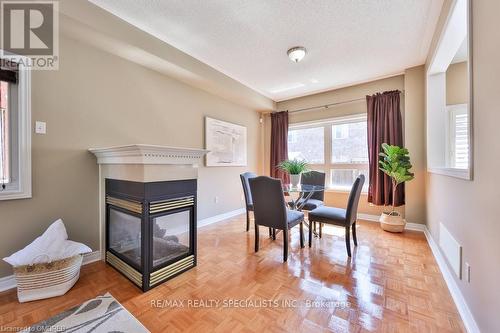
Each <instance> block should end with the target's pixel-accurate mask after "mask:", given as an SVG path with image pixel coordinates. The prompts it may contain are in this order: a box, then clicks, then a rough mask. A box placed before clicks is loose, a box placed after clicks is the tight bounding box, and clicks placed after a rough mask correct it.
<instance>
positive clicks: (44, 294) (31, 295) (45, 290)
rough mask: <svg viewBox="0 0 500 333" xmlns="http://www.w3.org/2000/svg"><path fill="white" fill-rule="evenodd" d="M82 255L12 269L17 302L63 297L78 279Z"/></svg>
mask: <svg viewBox="0 0 500 333" xmlns="http://www.w3.org/2000/svg"><path fill="white" fill-rule="evenodd" d="M82 260H83V256H82V255H76V256H73V257H70V258H65V259H61V260H56V261H52V262H47V263H40V264H33V265H26V266H18V267H14V277H15V278H16V282H17V298H18V299H19V302H29V301H34V300H37V299H44V298H49V297H55V296H61V295H64V294H65V293H66V292H67V291H68V290H70V289H71V287H73V285H74V284H75V283H76V281H78V278H79V277H80V267H81V266H82Z"/></svg>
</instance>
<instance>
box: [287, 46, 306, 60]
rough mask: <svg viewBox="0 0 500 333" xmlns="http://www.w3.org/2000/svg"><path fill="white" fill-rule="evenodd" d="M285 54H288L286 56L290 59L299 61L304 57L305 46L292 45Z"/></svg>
mask: <svg viewBox="0 0 500 333" xmlns="http://www.w3.org/2000/svg"><path fill="white" fill-rule="evenodd" d="M286 54H288V58H290V60H291V61H293V62H299V61H301V60H302V59H303V58H304V57H305V55H306V48H305V47H303V46H296V47H292V48H291V49H290V50H288V51H287V52H286Z"/></svg>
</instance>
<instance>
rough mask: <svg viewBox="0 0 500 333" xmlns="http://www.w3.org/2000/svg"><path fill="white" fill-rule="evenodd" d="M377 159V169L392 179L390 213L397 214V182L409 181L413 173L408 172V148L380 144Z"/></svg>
mask: <svg viewBox="0 0 500 333" xmlns="http://www.w3.org/2000/svg"><path fill="white" fill-rule="evenodd" d="M382 150H383V152H381V153H380V154H379V155H380V160H379V162H378V163H379V164H380V166H379V169H380V170H381V171H382V172H384V173H385V174H386V175H387V176H389V177H391V180H392V211H391V213H390V215H397V214H398V213H397V212H396V189H397V187H398V185H399V184H401V183H404V182H407V181H410V180H412V179H413V178H414V174H413V173H412V172H410V169H411V167H412V165H411V163H410V156H409V152H408V149H406V148H404V147H399V146H392V145H388V144H387V143H383V144H382Z"/></svg>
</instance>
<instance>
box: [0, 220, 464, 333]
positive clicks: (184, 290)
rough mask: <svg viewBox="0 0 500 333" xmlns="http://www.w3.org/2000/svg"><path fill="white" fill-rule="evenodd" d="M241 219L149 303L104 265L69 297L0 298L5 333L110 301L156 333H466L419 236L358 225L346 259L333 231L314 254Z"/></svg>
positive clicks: (226, 225) (224, 225)
mask: <svg viewBox="0 0 500 333" xmlns="http://www.w3.org/2000/svg"><path fill="white" fill-rule="evenodd" d="M244 221H245V220H244V218H243V216H241V217H237V218H233V219H230V220H227V221H223V222H220V223H217V224H213V225H210V226H207V227H204V228H201V229H200V230H199V237H198V238H199V241H198V249H199V253H198V267H196V268H195V269H193V270H191V271H189V272H186V273H184V274H182V275H181V276H179V277H177V278H174V279H173V280H170V281H168V282H166V283H164V284H163V285H161V286H159V287H157V288H155V289H153V290H151V291H149V292H147V293H142V292H141V291H140V290H139V289H138V288H136V287H135V286H134V285H133V284H132V283H130V282H129V281H128V280H127V279H126V278H124V277H123V276H121V275H120V274H119V273H117V272H116V271H115V270H114V269H113V268H111V267H109V266H107V265H105V264H104V263H101V262H99V263H94V264H90V265H87V266H84V267H83V268H82V276H81V278H80V280H79V281H78V283H77V284H76V285H75V287H74V288H73V289H72V290H71V291H70V292H69V293H68V294H66V295H65V296H62V297H57V298H53V299H49V300H43V301H36V302H30V303H25V304H19V303H18V302H17V298H16V294H15V291H8V292H4V293H0V327H2V326H3V327H6V326H8V327H23V326H27V325H31V324H33V323H35V322H38V321H40V320H43V319H46V318H48V317H50V316H53V315H55V314H57V313H59V312H62V311H63V310H65V309H68V308H71V307H72V306H75V305H78V304H80V303H82V302H83V301H85V300H87V299H89V298H92V297H95V296H96V295H99V294H104V293H105V292H108V291H109V292H111V294H112V295H113V296H114V297H115V298H116V299H117V300H119V301H120V302H121V303H122V304H123V305H124V306H125V307H126V308H127V309H128V310H129V311H130V312H131V313H132V314H133V315H134V316H136V317H137V318H138V319H139V320H140V321H141V322H142V323H143V324H144V325H145V326H146V327H147V328H148V329H150V330H151V331H152V332H167V331H168V332H211V331H217V332H237V331H245V332H263V331H264V332H265V331H269V332H285V331H286V332H311V331H314V332H322V331H327V332H329V331H334V332H366V331H376V332H464V331H465V330H464V328H463V324H462V321H461V319H460V316H459V315H458V312H457V309H456V307H455V305H454V303H453V301H452V299H451V296H450V294H449V292H448V289H447V287H446V284H445V282H444V280H443V277H442V275H441V273H440V271H439V268H438V266H437V264H436V261H435V260H434V257H433V256H432V252H431V250H430V248H429V246H428V245H427V242H426V240H425V237H424V235H423V234H422V233H419V232H405V233H404V234H391V233H387V232H384V231H382V230H381V229H380V228H379V227H378V224H376V223H372V222H362V221H360V222H358V223H359V226H358V241H359V246H358V247H357V248H354V247H353V257H352V259H349V258H348V257H347V255H346V251H345V244H344V239H343V231H342V229H338V228H334V227H327V228H325V229H323V238H322V239H318V238H315V239H314V240H313V247H312V248H311V249H309V248H307V247H306V248H304V249H300V246H299V239H298V228H294V230H293V231H292V242H291V249H290V257H289V259H288V262H287V263H283V262H282V244H283V240H282V238H281V237H282V234H281V233H280V234H279V236H278V239H277V240H276V241H274V242H273V241H271V240H270V239H268V238H266V237H262V235H267V230H264V229H263V230H262V231H261V249H260V251H259V252H258V253H257V254H255V253H254V252H253V241H254V240H253V232H252V231H250V232H248V233H247V232H245V222H244Z"/></svg>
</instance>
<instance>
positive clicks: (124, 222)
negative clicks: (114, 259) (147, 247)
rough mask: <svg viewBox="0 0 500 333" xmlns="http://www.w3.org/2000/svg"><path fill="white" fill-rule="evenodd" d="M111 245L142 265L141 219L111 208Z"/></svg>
mask: <svg viewBox="0 0 500 333" xmlns="http://www.w3.org/2000/svg"><path fill="white" fill-rule="evenodd" d="M109 247H110V248H111V249H113V250H115V251H116V252H118V253H120V254H121V255H122V256H124V257H126V258H128V259H129V260H131V261H132V262H134V263H135V264H137V265H138V266H139V267H141V219H140V218H139V217H136V216H133V215H130V214H127V213H123V212H121V211H118V210H115V209H113V208H110V210H109Z"/></svg>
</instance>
